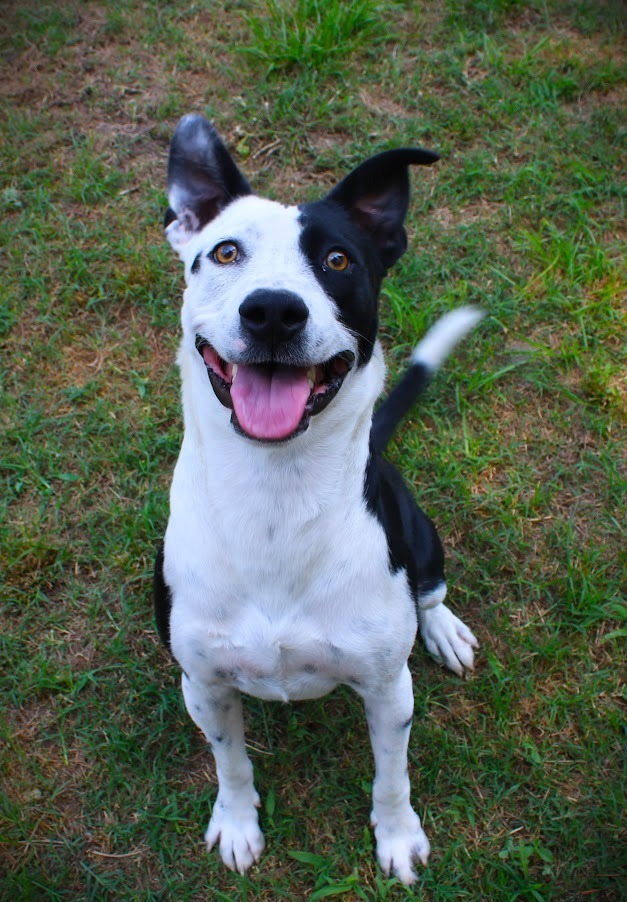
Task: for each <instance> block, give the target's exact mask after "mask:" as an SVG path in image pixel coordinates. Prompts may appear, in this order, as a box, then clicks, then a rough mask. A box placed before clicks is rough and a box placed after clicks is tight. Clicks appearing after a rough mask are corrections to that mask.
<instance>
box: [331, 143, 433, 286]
mask: <svg viewBox="0 0 627 902" xmlns="http://www.w3.org/2000/svg"><path fill="white" fill-rule="evenodd" d="M439 159H440V158H439V156H438V155H437V154H436V153H432V152H431V151H429V150H422V149H421V148H419V147H415V148H403V149H399V150H387V151H384V152H383V153H380V154H377V156H376V157H371V158H370V159H369V160H366V161H365V163H362V164H361V166H358V167H357V169H354V170H353V172H351V173H350V175H347V176H346V178H345V179H343V180H342V181H341V182H340V183H339V185H336V187H335V188H334V189H333V190H332V191H331V192H330V193H329V194H328V195H327V200H330V201H333V202H334V203H337V204H340V205H341V206H342V207H344V208H345V209H346V210H348V212H349V213H350V215H351V216H352V218H353V220H354V221H355V222H356V223H357V225H358V226H359V227H360V228H361V229H363V231H365V232H367V233H368V235H370V237H371V238H372V239H373V240H374V242H375V245H376V246H377V248H378V251H379V255H380V258H381V262H382V264H383V266H384V268H385V269H386V270H387V269H389V268H390V267H391V266H392V265H393V264H394V263H396V261H397V260H398V258H399V257H400V256H401V254H402V253H403V251H404V250H405V249H406V247H407V235H406V233H405V229H404V228H403V222H404V220H405V215H406V213H407V207H408V205H409V174H408V167H409V166H416V165H417V166H430V165H431V164H432V163H435V162H436V161H437V160H439Z"/></svg>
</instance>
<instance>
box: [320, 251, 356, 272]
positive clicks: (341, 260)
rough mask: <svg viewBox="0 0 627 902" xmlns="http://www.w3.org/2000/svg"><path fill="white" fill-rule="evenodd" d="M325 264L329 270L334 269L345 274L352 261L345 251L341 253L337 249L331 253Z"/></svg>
mask: <svg viewBox="0 0 627 902" xmlns="http://www.w3.org/2000/svg"><path fill="white" fill-rule="evenodd" d="M324 262H325V263H326V265H327V266H328V267H329V269H334V270H335V271H336V272H343V271H344V270H345V269H347V268H348V264H349V263H350V260H349V259H348V256H347V255H346V254H345V253H344V251H339V250H337V248H336V249H335V250H333V251H329V253H328V254H327V256H326V259H325V261H324Z"/></svg>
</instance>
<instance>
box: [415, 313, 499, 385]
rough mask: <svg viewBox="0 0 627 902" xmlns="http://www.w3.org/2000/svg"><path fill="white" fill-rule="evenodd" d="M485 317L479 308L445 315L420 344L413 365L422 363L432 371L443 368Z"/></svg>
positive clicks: (416, 348)
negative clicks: (459, 345) (454, 350)
mask: <svg viewBox="0 0 627 902" xmlns="http://www.w3.org/2000/svg"><path fill="white" fill-rule="evenodd" d="M484 316H485V314H484V312H483V310H480V309H479V307H458V308H457V310H451V312H450V313H445V314H444V316H441V317H440V319H439V320H438V321H437V322H436V323H435V325H434V326H432V327H431V328H430V329H429V331H428V332H427V334H426V335H425V337H424V338H423V339H422V340H421V341H419V342H418V344H417V345H416V347H415V348H414V351H413V353H412V355H411V362H412V363H420V364H422V365H423V366H426V367H427V368H428V369H430V370H437V369H439V367H441V366H442V364H443V363H444V361H445V360H446V358H447V357H448V356H449V354H450V353H451V351H452V350H453V348H454V347H455V345H456V344H458V343H459V342H460V341H461V340H462V338H464V336H466V335H467V334H468V333H469V332H470V331H471V329H474V327H475V326H476V325H477V323H478V322H479V321H480V320H481V319H483V317H484Z"/></svg>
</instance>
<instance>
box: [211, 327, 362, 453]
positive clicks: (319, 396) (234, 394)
mask: <svg viewBox="0 0 627 902" xmlns="http://www.w3.org/2000/svg"><path fill="white" fill-rule="evenodd" d="M196 348H197V349H198V352H199V353H200V355H201V356H202V359H203V360H204V363H205V366H206V368H207V373H208V375H209V381H210V382H211V385H212V387H213V390H214V392H215V394H216V397H217V398H218V400H219V401H220V402H221V403H222V404H224V406H225V407H228V408H230V409H231V410H232V411H233V413H232V417H231V422H232V423H233V425H234V427H235V429H236V430H237V431H239V432H242V433H243V434H244V435H247V436H248V437H249V438H254V439H257V440H258V441H264V442H284V441H287V440H288V439H291V438H294V436H296V435H299V434H300V433H301V432H304V431H305V429H306V428H307V426H308V425H309V420H310V418H311V417H312V416H314V415H315V414H317V413H320V411H321V410H324V408H325V407H326V406H327V405H328V404H329V403H330V402H331V401H332V400H333V398H334V397H335V396H336V395H337V393H338V391H339V390H340V388H341V387H342V383H343V382H344V379H345V378H346V376H347V374H348V373H349V371H350V370H351V368H352V366H353V363H354V362H355V355H354V354H353V353H352V351H343V352H342V353H341V354H336V355H335V357H332V358H331V359H330V360H327V361H326V362H325V363H315V364H311V365H310V366H290V365H289V364H286V363H253V364H249V363H246V364H244V363H240V364H236V363H229V362H227V361H226V360H224V359H223V358H222V357H220V355H219V354H218V353H217V351H216V350H215V348H213V347H212V346H211V345H210V344H209V342H207V341H205V339H204V338H202V337H201V336H200V335H198V336H197V337H196Z"/></svg>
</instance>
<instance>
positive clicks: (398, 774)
mask: <svg viewBox="0 0 627 902" xmlns="http://www.w3.org/2000/svg"><path fill="white" fill-rule="evenodd" d="M362 697H363V699H364V703H365V706H366V717H367V719H368V729H369V730H370V741H371V742H372V751H373V753H374V762H375V778H374V783H373V787H372V815H371V822H372V825H373V826H374V832H375V837H376V840H377V857H378V859H379V864H380V865H381V867H382V869H383V870H384V871H385V873H386V874H389V873H390V872H392V873H393V874H395V875H396V876H397V877H398V878H399V879H400V880H402V881H403V883H412V882H413V881H414V880H415V879H416V874H415V872H414V869H413V863H414V861H415V860H419V861H421V862H422V863H423V864H426V863H427V858H428V857H429V840H428V839H427V837H426V836H425V833H424V831H423V829H422V827H421V825H420V818H419V817H418V815H417V814H416V812H415V811H414V809H413V808H412V807H411V803H410V800H409V795H410V785H409V774H408V770H407V746H408V743H409V730H410V727H411V720H412V714H413V710H414V696H413V691H412V684H411V674H410V672H409V668H408V667H407V665H405V666H404V667H403V669H402V671H401V672H400V674H399V676H398V679H397V680H396V681H394V682H392V683H391V684H390V685H389V686H387V687H385V689H381V688H380V687H379V688H378V690H377V691H373V692H371V693H366V692H362Z"/></svg>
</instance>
